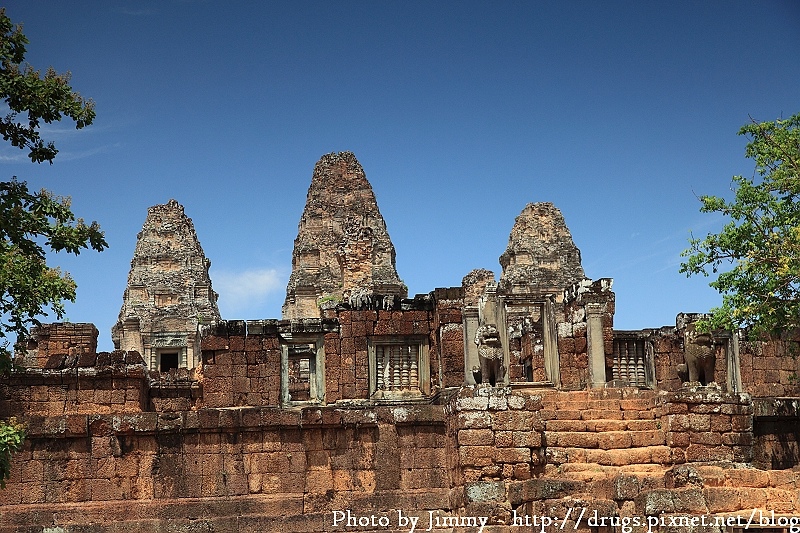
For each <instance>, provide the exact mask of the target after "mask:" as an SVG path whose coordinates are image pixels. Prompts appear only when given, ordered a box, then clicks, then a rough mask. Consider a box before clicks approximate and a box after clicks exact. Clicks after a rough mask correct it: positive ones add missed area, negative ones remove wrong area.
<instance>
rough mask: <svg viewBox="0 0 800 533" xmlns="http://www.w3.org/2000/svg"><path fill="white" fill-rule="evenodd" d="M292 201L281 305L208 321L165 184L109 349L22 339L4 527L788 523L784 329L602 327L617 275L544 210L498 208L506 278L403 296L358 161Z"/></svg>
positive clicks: (44, 331)
mask: <svg viewBox="0 0 800 533" xmlns="http://www.w3.org/2000/svg"><path fill="white" fill-rule="evenodd" d="M378 179H379V178H378ZM298 215H299V216H300V224H299V227H298V234H297V239H296V240H295V246H294V252H293V255H292V273H291V276H290V279H289V282H288V286H287V289H286V300H285V304H284V307H283V313H282V314H283V316H282V317H281V318H280V319H278V318H267V319H263V318H259V319H253V320H224V319H223V318H222V317H220V314H219V311H218V310H217V306H216V299H217V295H216V293H215V292H214V291H213V289H212V284H211V279H210V277H209V270H208V268H209V261H208V259H207V258H206V257H205V255H204V253H203V250H202V248H201V246H200V242H199V240H198V237H197V235H196V233H195V230H194V227H193V224H192V222H191V220H190V219H189V218H187V217H186V215H185V214H184V209H183V207H181V206H180V205H179V204H178V203H177V202H175V201H174V200H171V201H169V202H168V203H167V204H165V205H157V206H154V207H152V208H150V210H149V212H148V214H147V218H146V219H145V223H144V226H143V228H142V231H141V233H140V234H139V238H138V241H137V245H136V249H135V251H134V257H133V261H132V262H131V270H130V273H129V276H128V284H127V287H126V289H125V292H124V294H123V305H122V309H121V311H120V315H119V320H118V322H117V323H116V325H115V326H114V328H113V331H112V338H113V340H114V344H115V347H116V348H117V349H116V350H115V351H113V352H111V353H107V352H100V353H97V335H98V332H97V329H96V328H95V327H94V326H93V325H92V324H60V323H56V324H44V325H41V326H38V327H36V328H34V329H33V330H32V331H31V336H30V339H29V341H28V343H27V346H25V349H24V350H22V349H21V350H20V351H19V352H18V353H17V354H16V356H15V357H16V363H17V365H18V367H17V368H16V369H14V370H13V371H12V372H10V373H9V374H8V375H5V376H0V417H2V418H8V417H12V416H13V417H16V418H17V420H19V421H21V422H23V423H24V424H26V432H27V438H26V441H25V444H24V447H23V448H22V450H21V451H19V452H18V453H16V454H15V455H13V457H12V461H11V477H10V479H9V480H8V482H7V486H6V488H5V490H0V533H11V532H14V533H22V532H26V533H27V532H32V531H36V532H40V531H59V532H64V533H72V532H74V533H77V532H81V533H95V532H106V531H108V532H118V531H223V532H256V531H258V532H262V531H284V532H289V533H291V532H318V531H324V532H344V531H389V532H396V533H399V532H403V533H408V532H409V531H411V530H412V527H413V528H414V531H426V530H430V531H436V532H438V533H444V532H448V533H467V532H473V531H486V532H489V531H491V532H494V533H498V532H522V531H525V532H530V531H536V532H539V531H565V530H568V531H578V532H581V533H607V532H620V531H625V532H631V533H633V532H636V533H639V532H641V533H644V532H660V533H668V532H669V533H676V532H684V531H685V532H697V533H699V532H704V533H707V532H714V533H734V532H735V533H740V532H741V533H743V532H744V531H749V529H755V528H754V527H753V528H750V527H749V526H748V520H749V523H750V525H751V526H755V524H756V522H758V526H759V527H758V529H757V530H758V531H761V532H762V533H765V532H770V533H774V532H781V533H786V532H788V531H793V529H792V527H795V526H797V525H798V524H800V437H798V436H799V435H800V385H799V384H798V380H797V378H796V376H797V375H798V373H800V359H797V358H794V357H792V354H795V353H797V351H798V343H799V342H800V336H798V335H797V334H796V333H791V334H787V335H785V336H784V337H783V338H781V339H779V340H774V339H751V338H748V337H747V336H746V335H745V333H744V332H740V331H715V332H711V333H704V332H701V331H698V330H697V328H696V327H695V324H696V322H697V321H698V319H700V318H702V316H703V315H701V314H697V313H681V314H680V315H678V317H676V321H675V324H674V325H668V326H663V325H658V326H656V327H653V328H646V329H641V330H619V329H615V328H614V313H615V308H616V305H617V302H616V298H615V295H614V292H613V290H612V285H613V284H612V280H611V279H610V278H600V279H588V278H586V276H585V273H584V270H583V267H582V266H581V255H580V251H579V249H578V247H577V246H576V244H575V243H574V242H573V239H572V236H571V234H570V232H569V229H568V227H567V223H566V220H565V218H564V216H563V215H562V213H561V212H560V211H559V210H558V209H557V208H556V207H555V206H554V205H552V204H550V203H530V204H528V205H527V206H526V207H525V208H524V209H523V210H522V212H521V213H520V214H519V215H518V216H516V220H514V215H515V213H509V215H508V217H509V227H510V228H511V231H510V236H509V238H508V246H507V248H506V250H505V252H503V254H502V255H501V256H500V258H499V265H500V268H501V270H500V272H499V279H498V276H496V275H495V273H494V272H493V271H491V270H488V269H486V268H475V269H474V270H471V271H469V272H465V273H464V277H463V280H462V283H461V285H460V286H456V287H438V288H432V289H431V290H430V291H429V292H427V293H423V294H417V295H414V296H411V297H409V295H408V294H407V289H406V287H405V285H404V284H403V282H402V281H401V278H400V277H399V275H398V273H397V271H396V268H395V249H394V246H393V245H392V242H391V240H390V238H389V234H388V231H387V225H386V223H385V221H384V220H383V217H382V216H381V214H380V211H379V210H378V204H377V201H376V198H375V195H374V193H373V192H372V188H371V186H370V184H369V182H367V179H366V175H365V173H364V170H363V169H362V167H361V165H360V164H359V163H358V161H357V160H356V158H355V156H354V155H353V154H352V153H349V152H343V153H338V154H328V155H325V156H323V157H322V159H320V161H319V162H318V163H317V165H316V166H315V168H314V171H313V176H312V180H311V186H310V187H309V190H308V197H307V201H306V206H305V209H304V210H303V213H302V214H298ZM512 221H513V224H512ZM390 222H391V221H390ZM497 238H498V240H500V239H503V238H504V236H502V235H498V236H497ZM476 266H480V265H476ZM120 275H123V273H120ZM642 297H647V296H646V295H643V296H642ZM623 303H624V302H623ZM412 518H413V519H415V520H414V521H413V524H415V525H413V526H412ZM543 518H547V519H548V520H550V521H552V523H551V522H548V523H547V524H543V522H542V519H543ZM553 523H554V524H556V525H552V524H553Z"/></svg>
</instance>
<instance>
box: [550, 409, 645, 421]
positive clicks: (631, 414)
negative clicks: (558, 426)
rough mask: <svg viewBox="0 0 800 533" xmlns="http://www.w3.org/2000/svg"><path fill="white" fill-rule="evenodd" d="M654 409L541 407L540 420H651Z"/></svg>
mask: <svg viewBox="0 0 800 533" xmlns="http://www.w3.org/2000/svg"><path fill="white" fill-rule="evenodd" d="M657 414H658V413H656V411H655V410H642V411H614V410H608V409H580V410H578V409H542V410H541V411H539V416H540V417H542V420H653V419H655V418H656V415H657Z"/></svg>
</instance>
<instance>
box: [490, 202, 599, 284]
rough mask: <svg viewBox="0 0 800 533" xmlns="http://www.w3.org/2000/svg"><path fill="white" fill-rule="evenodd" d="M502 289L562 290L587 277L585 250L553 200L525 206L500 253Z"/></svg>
mask: <svg viewBox="0 0 800 533" xmlns="http://www.w3.org/2000/svg"><path fill="white" fill-rule="evenodd" d="M500 265H501V266H502V267H503V273H502V276H501V277H500V290H501V291H504V292H506V293H517V292H523V293H527V292H530V291H532V290H533V291H536V292H540V291H544V292H548V291H552V292H560V291H562V290H563V289H564V288H565V287H569V286H570V285H573V284H575V283H578V282H580V281H581V280H583V279H584V277H585V275H584V272H583V267H582V266H581V252H580V250H579V249H578V247H577V246H575V243H574V242H573V241H572V235H571V234H570V232H569V229H568V228H567V224H566V222H565V221H564V216H563V215H562V214H561V211H560V210H559V209H558V208H557V207H556V206H554V205H553V204H551V203H549V202H539V203H531V204H528V205H526V206H525V208H524V209H523V210H522V213H520V214H519V216H518V217H517V218H516V220H515V221H514V227H513V228H512V229H511V235H509V237H508V247H507V248H506V251H505V252H503V255H501V256H500Z"/></svg>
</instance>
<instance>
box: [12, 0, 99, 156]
mask: <svg viewBox="0 0 800 533" xmlns="http://www.w3.org/2000/svg"><path fill="white" fill-rule="evenodd" d="M26 44H28V39H27V38H26V37H25V35H24V34H23V33H22V26H20V25H15V24H13V23H12V22H11V19H9V18H8V16H7V15H6V14H5V9H0V98H3V99H4V100H5V103H6V105H7V106H8V108H9V110H10V111H9V113H8V114H7V115H6V116H5V117H2V118H0V134H1V135H2V136H3V140H5V141H10V142H11V145H12V146H16V147H18V148H20V149H22V150H24V149H28V157H30V159H31V161H33V162H35V163H41V162H43V161H49V162H50V163H52V162H53V158H54V157H55V156H56V154H57V153H58V150H56V147H55V146H54V145H53V143H52V142H45V141H44V140H43V139H42V138H41V136H40V133H39V127H40V126H41V124H42V122H44V123H47V124H49V123H51V122H57V121H59V120H61V118H62V117H68V118H71V119H72V120H74V121H75V126H76V127H77V128H78V129H80V128H83V127H84V126H88V125H89V124H91V123H92V121H93V120H94V117H95V112H94V103H93V102H92V101H91V100H88V101H87V100H84V99H83V98H82V97H81V96H80V95H79V94H78V93H76V92H74V91H73V90H72V87H70V84H69V80H70V74H69V72H66V73H64V74H58V73H56V71H55V70H53V69H52V68H48V69H47V71H46V72H45V74H44V77H42V76H41V73H40V72H39V71H38V70H35V69H34V68H33V67H31V66H30V65H28V64H26V63H25V62H24V61H25V52H26V49H25V45H26ZM20 113H23V114H25V117H24V118H25V120H20V118H22V117H20Z"/></svg>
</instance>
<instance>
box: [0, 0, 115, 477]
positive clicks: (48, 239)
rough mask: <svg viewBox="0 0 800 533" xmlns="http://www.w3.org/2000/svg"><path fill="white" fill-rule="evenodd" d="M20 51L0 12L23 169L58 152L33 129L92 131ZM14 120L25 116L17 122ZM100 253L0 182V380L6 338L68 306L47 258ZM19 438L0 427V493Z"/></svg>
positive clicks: (82, 107) (76, 230)
mask: <svg viewBox="0 0 800 533" xmlns="http://www.w3.org/2000/svg"><path fill="white" fill-rule="evenodd" d="M27 43H28V40H27V39H26V38H25V35H24V34H23V33H22V28H21V27H20V26H19V25H14V24H13V23H12V22H11V20H10V19H9V18H8V16H7V15H6V14H5V10H4V9H0V98H2V99H3V100H4V101H5V103H6V105H7V106H8V108H9V110H10V111H9V113H8V115H6V116H5V117H3V118H2V119H0V134H2V136H3V139H4V140H6V141H9V142H10V143H11V145H12V146H16V147H19V148H20V149H23V150H24V149H27V150H28V157H30V159H31V161H33V162H35V163H41V162H44V161H48V162H50V163H51V164H52V162H53V158H54V157H55V156H56V154H57V153H58V150H56V148H55V146H54V145H53V143H52V142H46V141H45V140H43V139H42V138H41V136H40V131H39V129H40V127H41V125H42V124H43V123H45V124H48V123H51V122H55V121H59V120H61V118H62V117H68V118H70V119H72V120H74V121H75V125H76V127H77V128H82V127H84V126H87V125H89V124H91V123H92V120H93V119H94V116H95V113H94V106H93V104H92V102H91V101H86V100H84V99H83V98H81V96H80V95H78V94H77V93H75V92H74V91H73V90H72V88H71V87H70V85H69V74H57V73H56V72H55V71H54V70H53V69H48V70H47V72H46V73H45V75H44V76H43V77H42V76H41V75H40V73H39V71H36V70H34V69H33V68H32V67H31V66H30V65H27V64H25V63H24V58H25V45H26V44H27ZM20 114H25V117H24V120H22V121H20V120H18V119H19V118H20ZM107 246H108V244H107V243H106V241H105V238H104V236H103V232H102V231H101V230H100V227H99V226H98V225H97V223H95V222H92V223H91V224H86V223H84V222H83V220H81V219H76V218H75V215H73V213H72V210H71V209H70V200H69V198H66V197H60V196H56V195H54V194H52V193H50V192H48V191H46V190H41V191H39V192H31V191H30V190H29V189H28V185H27V184H26V183H25V182H24V181H17V179H16V178H12V179H11V180H10V181H7V182H0V374H3V373H6V372H8V371H9V370H10V369H11V366H12V363H11V361H12V359H11V348H10V342H9V338H10V337H15V338H16V340H17V343H23V342H24V341H25V339H26V337H27V335H28V327H29V326H31V325H34V324H38V323H39V322H38V319H37V317H38V316H42V315H46V314H47V310H52V311H53V312H55V314H56V316H57V317H58V318H62V317H63V315H64V302H65V301H67V300H69V301H74V300H75V289H76V286H75V282H74V281H73V280H72V278H71V277H70V276H69V274H67V273H65V272H61V270H60V269H58V268H54V267H50V266H48V265H47V261H46V254H47V252H60V251H64V252H68V253H72V254H75V255H77V254H79V253H80V251H81V250H82V249H85V248H89V247H91V248H93V249H95V250H97V251H101V250H103V249H104V248H106V247H107ZM23 438H24V429H23V427H22V426H21V425H19V424H17V423H16V422H15V421H14V420H10V421H9V422H8V423H6V422H3V421H0V486H5V480H6V479H8V476H9V465H10V460H11V454H12V452H14V451H15V450H18V449H19V448H20V447H21V445H22V440H23Z"/></svg>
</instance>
